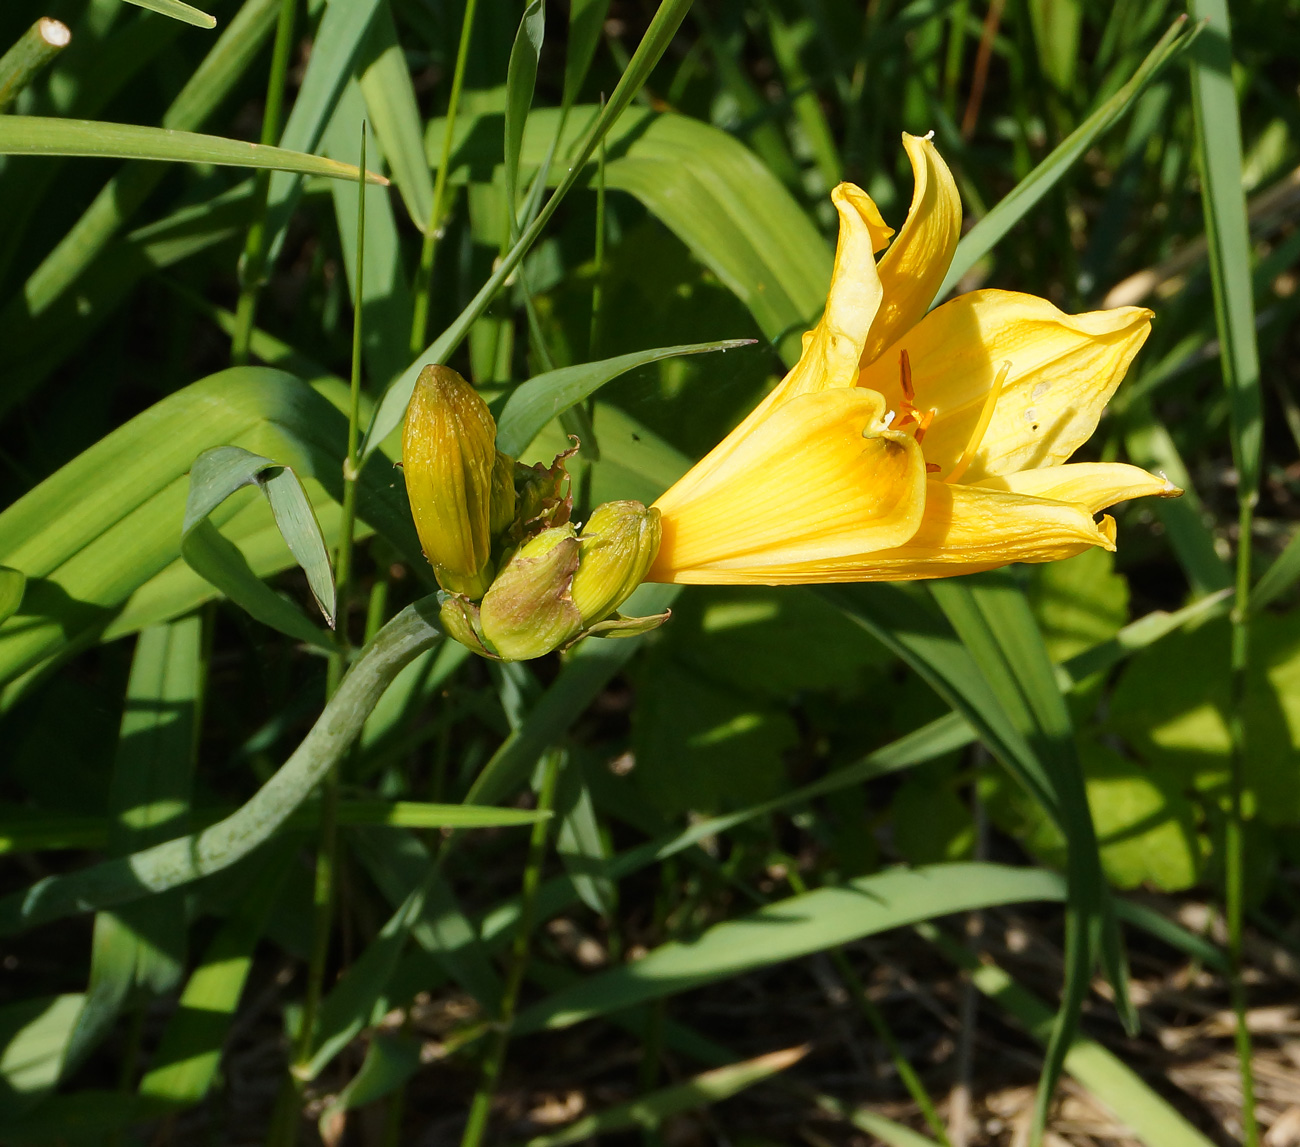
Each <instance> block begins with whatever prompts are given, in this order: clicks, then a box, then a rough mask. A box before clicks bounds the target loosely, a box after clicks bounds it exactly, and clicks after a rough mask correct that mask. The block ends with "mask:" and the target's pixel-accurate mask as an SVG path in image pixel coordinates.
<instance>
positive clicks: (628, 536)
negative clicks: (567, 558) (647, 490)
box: [570, 502, 660, 627]
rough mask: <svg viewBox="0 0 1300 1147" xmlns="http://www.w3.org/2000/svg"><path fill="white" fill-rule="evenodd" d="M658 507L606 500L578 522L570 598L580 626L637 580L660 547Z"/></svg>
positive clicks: (614, 604)
mask: <svg viewBox="0 0 1300 1147" xmlns="http://www.w3.org/2000/svg"><path fill="white" fill-rule="evenodd" d="M659 535H660V527H659V511H658V510H657V509H655V508H654V507H650V508H649V509H647V508H646V507H645V506H643V505H642V504H641V503H640V502H606V503H605V504H604V505H601V506H597V507H596V509H595V510H594V511H593V512H592V515H591V517H590V518H588V519H587V524H586V525H585V526H583V527H582V538H581V541H580V558H579V563H578V572H577V573H575V574H574V575H573V587H572V589H571V591H570V592H571V594H572V597H573V603H574V605H576V606H577V607H578V612H579V613H580V614H581V615H582V624H583V626H584V627H586V626H590V625H594V624H595V623H596V622H598V621H603V620H604V619H605V618H606V617H608V616H609V615H610V614H611V613H613V612H614V611H615V610H616V609H618V607H619V606H620V605H622V604H623V602H624V601H625V600H626V599H627V597H628V595H629V594H631V592H632V591H633V590H634V589H636V587H637V586H639V585H640V584H641V580H642V579H643V578H644V577H645V575H646V571H647V570H648V569H649V568H650V566H651V564H652V563H653V562H654V560H655V555H656V554H658V552H659Z"/></svg>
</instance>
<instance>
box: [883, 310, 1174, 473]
mask: <svg viewBox="0 0 1300 1147" xmlns="http://www.w3.org/2000/svg"><path fill="white" fill-rule="evenodd" d="M1150 329H1151V312H1150V311H1148V310H1146V309H1145V308H1143V307H1120V308H1117V309H1115V310H1111V311H1092V312H1089V313H1088V314H1083V315H1067V314H1063V313H1062V312H1061V311H1059V310H1057V309H1056V307H1054V306H1052V304H1051V303H1049V302H1048V301H1047V300H1046V299H1039V298H1035V297H1034V296H1033V295H1022V294H1018V293H1015V292H1011V291H973V292H971V293H970V294H967V295H961V296H959V297H958V298H956V299H953V300H952V301H951V302H948V303H944V305H943V306H941V307H937V308H936V309H935V310H933V311H931V312H930V313H929V314H928V315H926V316H925V318H923V319H922V320H921V321H920V322H919V323H918V324H917V325H916V326H915V327H913V328H912V329H911V330H910V331H908V332H907V333H906V334H904V335H903V336H902V337H901V338H899V339H898V340H897V341H896V342H895V343H894V345H893V346H892V347H890V348H889V349H888V350H886V351H885V352H884V353H883V354H882V355H881V356H880V357H879V358H878V359H877V360H876V361H875V362H874V363H872V364H871V365H870V366H868V367H867V368H866V369H865V370H864V371H863V372H862V374H861V376H860V379H859V383H860V385H862V386H867V387H870V388H871V389H872V390H878V391H880V392H881V393H882V394H883V395H884V396H885V398H886V401H888V402H889V404H890V406H891V408H893V409H899V406H900V402H901V399H902V391H901V389H900V387H899V380H898V375H899V371H898V359H899V352H900V351H902V350H906V351H907V353H908V358H909V360H910V362H911V368H912V382H913V386H914V387H915V390H916V405H917V407H918V408H919V409H921V410H928V409H931V408H933V409H934V410H935V411H937V414H936V416H935V419H934V422H933V424H932V425H931V426H930V428H929V431H928V432H927V434H926V438H925V455H926V457H927V458H928V459H929V460H930V461H932V462H935V463H938V464H939V466H940V467H941V468H942V469H943V470H944V471H948V470H950V469H951V468H952V466H953V465H955V463H956V462H957V459H958V458H959V457H960V456H961V454H962V451H963V450H964V449H965V448H966V446H967V444H968V442H969V440H970V437H971V433H972V431H973V430H974V429H975V426H976V423H977V422H978V420H979V416H980V411H981V409H982V407H983V404H984V398H985V396H986V395H987V394H988V392H989V389H990V387H991V386H992V384H993V380H994V378H995V376H996V374H997V371H998V369H999V367H1001V365H1002V364H1003V362H1009V363H1010V364H1011V369H1010V373H1009V375H1008V377H1007V380H1006V385H1005V386H1004V388H1003V391H1002V394H1001V396H1000V397H999V399H998V403H997V408H996V409H995V410H994V412H993V417H992V421H991V422H990V424H989V426H988V429H987V431H986V432H985V434H984V436H983V438H982V440H981V442H980V444H979V448H978V449H977V450H976V451H975V454H974V457H973V459H972V461H971V464H970V467H969V468H968V469H967V470H966V474H965V479H964V480H965V481H967V482H975V481H978V480H980V479H981V478H987V477H991V476H993V475H996V474H1012V473H1015V472H1017V471H1020V470H1030V469H1034V468H1036V467H1040V466H1055V465H1057V464H1059V463H1061V462H1064V461H1065V459H1067V458H1068V457H1069V456H1070V455H1071V454H1073V453H1074V451H1075V450H1077V449H1078V447H1079V446H1080V445H1081V444H1082V443H1083V442H1084V441H1085V440H1086V439H1087V438H1088V436H1089V435H1090V434H1091V433H1092V432H1093V430H1094V429H1095V428H1096V426H1097V420H1098V419H1099V418H1100V417H1101V412H1102V410H1103V409H1104V407H1105V405H1106V403H1107V401H1108V400H1109V399H1110V396H1111V395H1112V394H1113V393H1114V391H1115V388H1116V387H1117V386H1118V385H1119V383H1120V380H1121V379H1122V378H1123V377H1124V372H1125V371H1126V370H1127V369H1128V365H1129V363H1130V362H1131V361H1132V359H1133V356H1134V355H1135V354H1137V352H1138V348H1139V347H1141V345H1142V343H1143V342H1144V341H1145V339H1146V337H1147V334H1148V333H1149V331H1150Z"/></svg>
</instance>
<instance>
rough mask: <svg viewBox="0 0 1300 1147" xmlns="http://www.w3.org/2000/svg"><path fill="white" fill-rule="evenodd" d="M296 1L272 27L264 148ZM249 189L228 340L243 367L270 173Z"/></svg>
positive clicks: (274, 123) (280, 96)
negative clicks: (250, 207) (232, 327)
mask: <svg viewBox="0 0 1300 1147" xmlns="http://www.w3.org/2000/svg"><path fill="white" fill-rule="evenodd" d="M297 2H298V0H280V15H279V18H278V20H277V21H276V25H275V43H274V45H273V47H272V49H271V74H270V77H269V78H268V79H267V81H266V107H265V108H264V110H263V112H262V136H261V142H262V145H263V146H264V147H270V146H272V145H273V144H275V142H276V141H277V140H278V139H279V138H280V127H281V120H282V118H283V116H282V112H283V109H284V86H285V77H286V76H287V75H288V72H289V50H290V48H291V47H292V45H293V24H294V10H295V7H296V5H297ZM254 178H255V183H254V185H253V203H254V207H253V221H252V223H251V224H249V228H248V236H247V238H246V239H245V241H244V253H243V255H242V256H241V257H240V260H239V302H238V303H237V304H236V305H235V333H234V335H233V336H232V337H231V340H230V361H231V363H232V365H234V366H243V365H244V364H245V363H247V362H248V359H249V344H250V343H251V341H252V337H253V325H254V320H255V318H256V314H257V295H258V292H259V291H260V290H261V289H262V277H263V275H264V274H265V271H266V196H267V191H268V189H269V188H270V186H271V173H270V172H269V171H259V172H258V173H257V175H256V176H255V177H254Z"/></svg>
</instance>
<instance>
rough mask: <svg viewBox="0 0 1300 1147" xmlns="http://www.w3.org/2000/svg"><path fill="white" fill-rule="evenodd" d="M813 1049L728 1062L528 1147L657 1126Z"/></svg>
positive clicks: (557, 1146)
mask: <svg viewBox="0 0 1300 1147" xmlns="http://www.w3.org/2000/svg"><path fill="white" fill-rule="evenodd" d="M808 1051H809V1048H808V1046H807V1045H806V1044H805V1045H804V1046H802V1047H792V1048H786V1049H785V1050H784V1051H770V1052H768V1053H767V1054H766V1055H759V1056H755V1057H754V1058H753V1059H747V1060H744V1061H742V1062H740V1063H731V1064H728V1065H727V1066H726V1067H715V1068H714V1069H713V1070H712V1071H705V1072H701V1073H700V1074H699V1075H697V1076H694V1077H693V1078H691V1079H689V1080H687V1081H686V1082H685V1083H677V1084H674V1085H673V1086H672V1087H664V1088H660V1089H659V1090H658V1091H652V1092H651V1093H650V1094H649V1095H643V1096H641V1097H640V1098H639V1099H634V1100H631V1101H630V1102H628V1103H620V1104H618V1105H616V1106H614V1107H607V1108H606V1109H605V1110H604V1111H597V1112H595V1113H594V1114H592V1115H585V1116H583V1117H582V1118H581V1119H578V1120H576V1121H575V1122H573V1123H571V1124H569V1126H568V1127H565V1128H563V1129H562V1130H560V1131H553V1132H551V1134H549V1135H537V1136H534V1137H533V1138H532V1139H529V1140H527V1142H526V1143H525V1144H524V1145H523V1147H567V1145H568V1144H570V1143H582V1142H584V1141H585V1140H587V1139H592V1138H594V1137H595V1136H597V1135H610V1134H613V1133H615V1132H618V1131H628V1130H631V1129H633V1128H637V1127H639V1128H642V1129H644V1130H649V1131H653V1130H655V1129H656V1128H658V1127H659V1125H660V1124H661V1123H663V1121H664V1120H665V1119H667V1118H668V1117H669V1116H671V1115H676V1114H678V1113H679V1112H682V1111H692V1110H694V1109H695V1108H697V1107H707V1106H708V1105H709V1104H711V1103H720V1102H721V1101H722V1100H724V1099H729V1098H731V1096H733V1095H737V1094H739V1093H740V1092H742V1091H744V1090H745V1089H746V1088H748V1087H753V1086H754V1084H756V1083H762V1082H763V1080H765V1079H769V1078H771V1076H773V1075H775V1074H776V1073H777V1072H780V1071H784V1070H785V1069H786V1068H788V1067H793V1066H794V1065H795V1064H796V1063H798V1062H799V1061H800V1060H801V1059H802V1058H803V1057H804V1056H805V1055H807V1054H808Z"/></svg>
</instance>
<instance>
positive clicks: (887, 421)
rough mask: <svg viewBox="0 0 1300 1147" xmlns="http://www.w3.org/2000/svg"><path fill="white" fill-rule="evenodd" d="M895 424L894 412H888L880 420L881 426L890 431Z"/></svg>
mask: <svg viewBox="0 0 1300 1147" xmlns="http://www.w3.org/2000/svg"><path fill="white" fill-rule="evenodd" d="M893 424H894V412H893V411H892V410H886V411H885V413H884V416H883V417H882V418H881V419H880V425H881V426H883V427H884V428H885V429H886V430H888V429H889V428H890V427H891V426H893Z"/></svg>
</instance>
